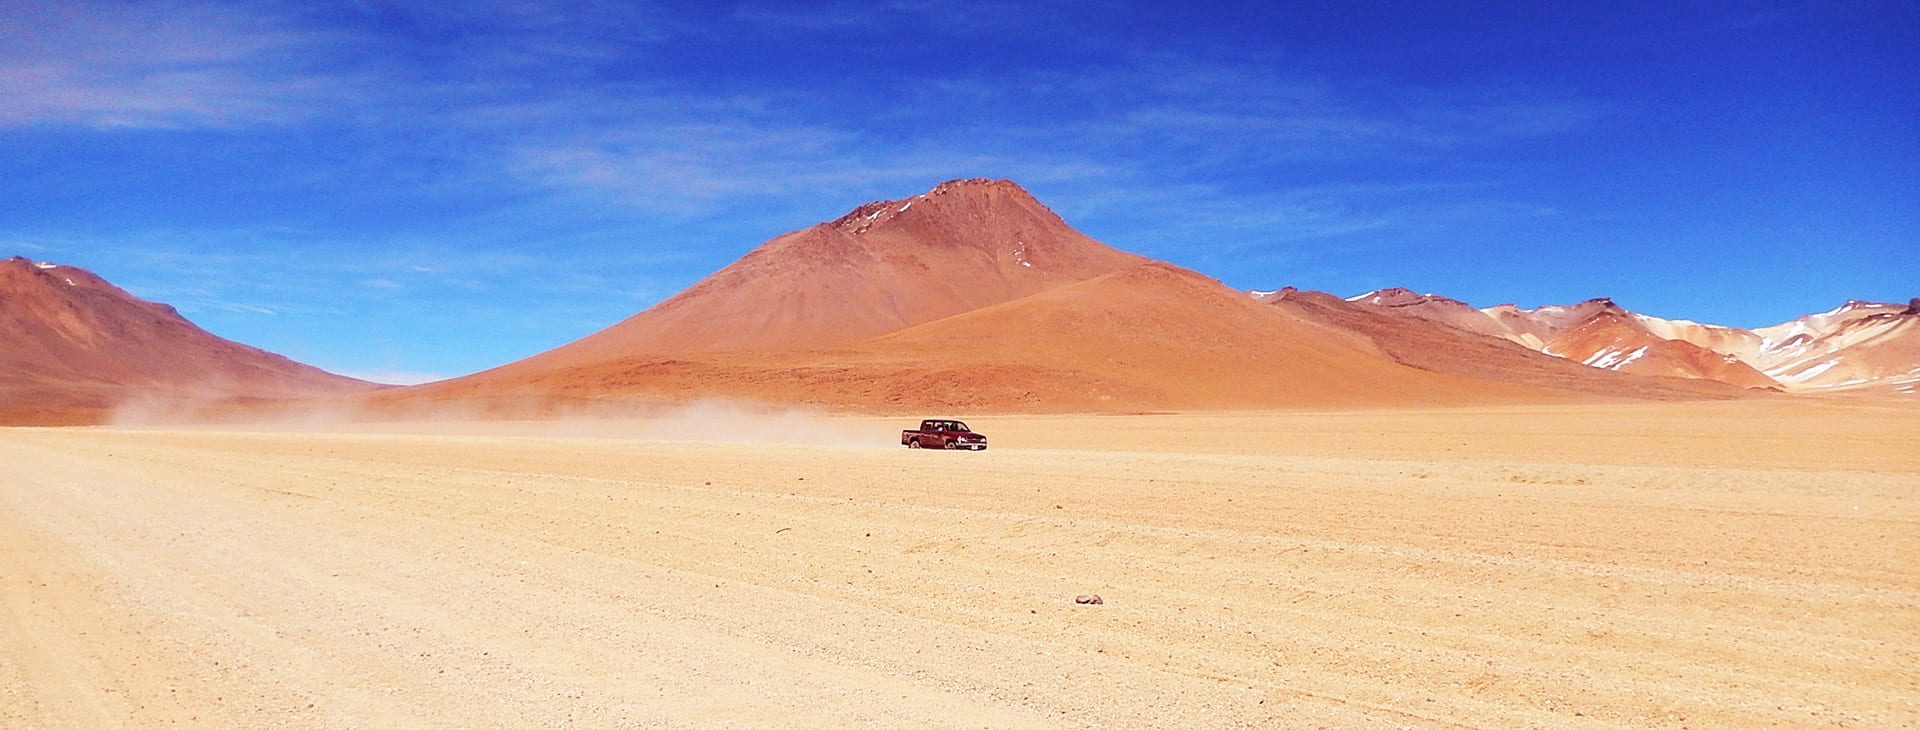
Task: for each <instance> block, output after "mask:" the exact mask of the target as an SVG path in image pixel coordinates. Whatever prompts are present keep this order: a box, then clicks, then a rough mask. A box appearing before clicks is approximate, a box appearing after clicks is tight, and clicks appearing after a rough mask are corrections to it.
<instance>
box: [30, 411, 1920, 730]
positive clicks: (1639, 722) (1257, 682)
mask: <svg viewBox="0 0 1920 730" xmlns="http://www.w3.org/2000/svg"><path fill="white" fill-rule="evenodd" d="M1663 408H1672V407H1663ZM1607 413H1609V411H1604V410H1603V409H1588V410H1584V411H1583V410H1580V409H1573V410H1566V409H1562V410H1561V411H1539V412H1529V413H1526V414H1520V415H1516V414H1514V413H1503V414H1493V415H1484V414H1483V415H1479V416H1476V415H1474V414H1471V413H1463V412H1443V413H1436V414H1427V415H1408V414H1376V415H1365V414H1359V415H1349V416H1344V417H1341V418H1323V419H1321V420H1319V421H1317V423H1319V424H1321V426H1320V427H1319V428H1318V429H1317V430H1311V431H1310V430H1307V429H1301V428H1299V427H1298V426H1299V424H1300V423H1301V421H1300V420H1299V419H1301V418H1303V417H1299V416H1207V417H1198V416H1194V417H1184V416H1178V417H1176V416H1167V417H1136V418H1134V419H1123V421H1118V422H1117V421H1114V420H1111V419H1102V418H1078V419H1075V418H1029V419H1004V420H1003V421H1002V422H1001V425H1002V426H1003V430H1002V431H995V430H993V429H991V428H988V427H987V426H986V425H985V424H976V425H980V426H981V427H982V429H983V430H987V431H989V433H992V434H994V436H995V438H996V440H997V442H996V443H998V444H1003V445H1000V446H996V448H994V449H992V450H989V451H987V452H984V453H980V454H959V453H944V452H918V451H906V450H902V449H890V448H884V447H852V446H797V445H764V446H759V447H750V446H743V445H741V444H716V443H671V442H646V441H635V440H623V439H592V438H535V437H517V436H507V435H487V434H478V433H476V434H466V435H437V436H427V435H407V434H399V433H238V432H231V433H220V432H193V431H173V432H168V431H116V430H31V429H17V430H9V431H0V464H5V465H6V467H5V471H4V472H3V473H0V479H3V480H4V483H0V726H5V727H25V728H32V727H113V726H123V727H154V726H169V725H179V726H232V727H261V726H269V727H278V726H291V727H329V728H331V727H461V726H464V727H527V726H540V727H568V726H580V727H612V726H642V727H715V726H734V727H768V726H776V727H844V726H869V727H1098V726H1106V727H1156V726H1157V727H1237V726H1263V727H1276V726H1277V727H1291V726H1338V727H1404V726H1418V727H1449V726H1459V727H1517V726H1553V727H1583V726H1584V727H1617V726H1621V725H1629V726H1671V727H1683V726H1691V727H1741V726H1757V725H1762V724H1787V725H1798V726H1836V727H1896V726H1901V725H1912V724H1915V723H1916V722H1920V705H1917V704H1916V703H1920V699H1916V698H1920V642H1916V641H1915V639H1914V638H1913V637H1915V636H1920V561H1917V560H1916V559H1915V558H1916V557H1920V503H1916V500H1915V497H1916V494H1915V491H1916V487H1920V457H1915V456H1912V455H1907V456H1902V455H1901V454H1903V453H1906V452H1902V451H1900V449H1901V448H1903V447H1904V445H1905V441H1904V439H1903V438H1901V434H1900V432H1899V431H1898V430H1897V429H1895V428H1892V426H1895V425H1897V424H1899V423H1910V422H1911V412H1901V411H1875V410H1847V409H1838V410H1834V411H1832V412H1825V411H1819V410H1818V409H1801V410H1781V411H1778V412H1774V411H1768V412H1767V415H1768V417H1767V418H1766V419H1752V418H1750V419H1747V420H1746V421H1745V422H1744V425H1739V424H1735V425H1723V426H1719V427H1717V428H1718V429H1719V430H1716V431H1706V430H1699V429H1700V428H1701V427H1700V426H1699V425H1698V424H1695V425H1693V426H1689V425H1687V424H1685V423H1678V422H1673V423H1669V424H1668V426H1667V427H1666V430H1664V431H1663V430H1662V429H1661V428H1643V429H1641V430H1642V431H1644V432H1645V433H1644V434H1643V435H1641V436H1639V437H1638V439H1637V440H1636V439H1635V438H1633V437H1630V436H1629V435H1623V434H1612V433H1609V434H1607V435H1608V437H1609V438H1614V439H1616V440H1617V441H1618V443H1615V444H1613V445H1612V446H1609V447H1605V448H1600V447H1585V448H1575V447H1572V446H1570V445H1562V446H1560V447H1552V446H1551V443H1557V441H1555V440H1556V439H1561V438H1562V437H1563V436H1565V435H1566V434H1570V433H1576V432H1580V431H1582V430H1585V431H1588V432H1602V431H1606V430H1607V429H1608V428H1609V427H1608V426H1607V425H1606V424H1608V423H1610V422H1611V421H1609V420H1608V417H1607V416H1606V414H1607ZM1409 418H1413V419H1416V420H1417V419H1426V420H1425V422H1424V424H1425V426H1426V427H1427V428H1424V429H1423V428H1421V427H1419V425H1418V424H1416V425H1414V426H1409V425H1408V423H1407V419H1409ZM1476 418H1477V419H1480V420H1478V421H1475V420H1474V419H1476ZM1795 418H1798V419H1802V420H1803V421H1804V422H1803V423H1799V424H1797V427H1799V428H1804V429H1812V428H1826V429H1830V430H1834V429H1837V430H1841V431H1844V432H1845V433H1844V434H1843V435H1844V436H1846V437H1847V438H1848V439H1852V440H1854V441H1858V440H1862V439H1865V440H1872V439H1875V438H1879V439H1882V441H1881V442H1879V443H1869V444H1865V445H1862V444H1859V443H1851V442H1850V443H1851V445H1849V446H1846V447H1839V448H1840V450H1841V451H1845V450H1846V449H1855V448H1857V449H1860V450H1861V453H1862V454H1877V455H1878V456H1875V457H1869V456H1864V455H1863V456H1861V457H1860V458H1858V459H1848V458H1829V459H1827V462H1826V463H1821V457H1820V453H1821V450H1822V449H1821V447H1820V446H1818V445H1816V444H1803V445H1800V446H1798V447H1797V449H1798V450H1794V448H1788V447H1783V446H1782V445H1781V444H1782V442H1780V441H1778V440H1774V439H1769V438H1763V436H1764V435H1765V433H1763V432H1769V433H1770V432H1771V431H1772V430H1776V429H1786V428H1788V427H1789V426H1792V425H1794V424H1786V423H1784V422H1783V421H1782V420H1781V419H1795ZM1155 419H1159V421H1158V422H1157V425H1141V424H1156V421H1155ZM1463 419H1464V421H1471V422H1475V423H1480V424H1481V425H1482V426H1484V428H1481V429H1478V430H1477V431H1476V432H1477V433H1480V434H1482V436H1478V437H1471V436H1470V437H1468V438H1467V441H1466V442H1465V443H1461V442H1460V441H1459V438H1460V437H1459V434H1460V433H1462V430H1461V429H1460V428H1459V425H1460V424H1461V423H1462V422H1463ZM1516 419H1518V421H1516ZM1527 419H1534V421H1537V422H1538V423H1552V424H1559V427H1558V429H1557V430H1555V429H1545V430H1543V429H1539V428H1533V427H1531V426H1530V427H1528V428H1530V429H1532V431H1534V432H1538V433H1541V434H1545V435H1542V436H1539V438H1540V439H1541V440H1540V442H1539V443H1538V444H1536V445H1535V446H1534V447H1527V446H1526V445H1524V444H1522V445H1519V446H1516V445H1514V444H1512V443H1502V444H1493V443H1492V442H1491V441H1490V440H1489V441H1481V440H1477V439H1482V438H1484V439H1492V438H1493V436H1492V435H1491V434H1495V433H1498V432H1501V431H1502V429H1512V428H1515V426H1513V425H1512V424H1514V423H1516V422H1521V423H1524V422H1527ZM1702 419H1703V421H1712V422H1716V423H1719V422H1723V421H1724V420H1725V419H1721V418H1717V417H1713V416H1703V417H1702ZM987 423H992V421H988V422H987ZM1115 423H1121V424H1122V426H1121V427H1118V428H1116V429H1115V431H1116V433H1117V434H1118V435H1117V436H1116V441H1117V442H1118V443H1119V444H1120V446H1122V447H1125V448H1129V449H1137V450H1119V451H1095V450H1083V449H1075V448H1057V447H1062V446H1069V445H1072V444H1071V443H1070V442H1063V441H1064V437H1062V436H1061V435H1060V434H1062V433H1063V431H1062V430H1061V428H1062V427H1068V428H1079V429H1090V428H1095V427H1101V426H1103V425H1112V424H1115ZM1126 424H1132V425H1126ZM876 425H878V424H877V423H876ZM1130 429H1134V430H1130ZM1216 429H1217V431H1216ZM1689 429H1694V430H1696V431H1698V433H1699V437H1698V442H1697V443H1692V444H1690V443H1686V442H1685V440H1684V439H1680V440H1678V441H1676V438H1678V437H1677V436H1676V435H1675V434H1685V433H1687V432H1689ZM1741 429H1746V430H1745V431H1741ZM1849 429H1850V430H1849ZM1250 432H1251V433H1260V434H1266V436H1262V437H1260V438H1259V439H1257V440H1258V441H1259V444H1260V447H1259V448H1258V449H1249V448H1243V447H1242V444H1241V442H1240V441H1238V440H1237V439H1241V438H1245V437H1246V434H1247V433H1250ZM1389 432H1398V433H1402V434H1403V435H1402V436H1400V437H1394V438H1398V439H1399V442H1398V444H1397V445H1396V447H1395V448H1394V450H1393V454H1391V455H1389V454H1384V453H1379V452H1378V451H1377V447H1374V446H1369V444H1376V443H1377V442H1378V441H1380V439H1381V438H1383V437H1382V436H1381V435H1380V434H1384V433H1389ZM1065 433H1071V431H1066V432H1065ZM1130 433H1131V434H1133V435H1131V436H1130V435H1128V434H1130ZM1228 433H1231V434H1235V435H1232V436H1228V435H1224V434H1228ZM1289 433H1293V434H1295V435H1294V436H1292V437H1287V436H1285V435H1284V434H1289ZM1420 433H1432V434H1441V435H1437V436H1432V437H1424V436H1406V435H1404V434H1420ZM1155 434H1158V435H1155ZM1209 434H1213V435H1209ZM1876 434H1878V436H1876ZM1136 437H1137V438H1138V439H1139V441H1138V442H1131V441H1129V440H1128V439H1130V438H1136ZM1569 443H1571V442H1569ZM1740 443H1750V444H1751V445H1749V446H1746V447H1740V446H1738V444H1740ZM1149 444H1158V448H1159V449H1160V450H1148V449H1147V446H1148V445H1149ZM1343 444H1344V446H1343ZM1700 444H1711V445H1712V450H1713V451H1714V454H1711V455H1702V454H1700V453H1698V451H1699V449H1698V448H1697V447H1698V446H1699V445H1700ZM1108 446H1109V447H1112V446H1113V445H1112V444H1109V445H1108ZM1049 447H1053V448H1049ZM1540 447H1545V448H1550V449H1552V450H1550V451H1547V452H1541V451H1539V450H1538V449H1539V448H1540ZM1742 448H1744V449H1745V450H1744V451H1743V450H1742ZM1530 449H1531V450H1530ZM1661 449H1665V451H1664V452H1663V451H1660V450H1661ZM1827 451H1828V452H1833V451H1834V448H1828V449H1827ZM1529 454H1531V456H1529ZM1088 592H1095V593H1099V594H1101V595H1102V596H1103V597H1104V598H1105V599H1106V603H1105V605H1101V606H1076V605H1074V604H1073V602H1072V598H1073V596H1074V595H1075V594H1078V593H1088Z"/></svg>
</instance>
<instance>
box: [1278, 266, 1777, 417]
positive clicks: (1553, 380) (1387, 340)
mask: <svg viewBox="0 0 1920 730" xmlns="http://www.w3.org/2000/svg"><path fill="white" fill-rule="evenodd" d="M1386 291H1388V292H1389V293H1388V294H1387V295H1386V296H1384V297H1381V296H1379V294H1380V293H1379V292H1375V293H1371V294H1369V295H1363V296H1360V297H1353V298H1350V299H1345V300H1343V299H1340V298H1338V297H1335V296H1333V295H1331V294H1324V293H1321V292H1314V291H1293V290H1281V291H1277V292H1268V293H1265V296H1261V297H1259V301H1261V302H1262V303H1265V304H1267V305H1269V306H1272V307H1275V308H1278V309H1282V310H1285V311H1289V312H1293V313H1295V314H1296V315H1297V316H1300V317H1302V318H1306V319H1310V320H1313V321H1317V322H1322V323H1325V324H1327V325H1329V326H1333V327H1339V328H1341V329H1344V330H1348V331H1352V332H1356V333H1359V334H1362V335H1364V336H1366V337H1367V338H1369V339H1371V340H1372V341H1373V342H1374V343H1375V344H1376V345H1377V346H1379V347H1380V349H1381V351H1382V352H1384V353H1386V354H1387V356H1388V357H1390V358H1392V359H1393V360H1394V361H1396V362H1399V363H1402V364H1405V365H1407V366H1410V367H1415V368H1420V369H1422V370H1430V371H1434V372H1440V373H1448V374H1452V375H1458V376H1463V377H1469V378H1476V379H1482V380H1489V381H1496V382H1509V383H1516V384H1523V385H1529V386H1534V387H1538V388H1544V389H1553V390H1561V391H1568V392H1575V393H1585V394H1592V395H1605V396H1614V397H1620V396H1630V397H1639V398H1659V399H1670V398H1681V399H1688V398H1702V397H1732V396H1736V395H1740V394H1741V393H1740V391H1739V390H1738V389H1736V388H1732V387H1727V386H1723V385H1721V384H1719V383H1717V382H1701V381H1697V380H1682V379H1678V378H1672V377H1659V378H1646V377H1633V376H1629V375H1623V374H1619V373H1616V372H1612V371H1609V370H1604V369H1599V368H1595V367H1591V366H1588V365H1583V364H1581V363H1578V362H1573V361H1569V360H1567V359H1564V358H1560V357H1555V356H1551V355H1547V354H1544V353H1541V352H1540V351H1538V350H1536V349H1533V348H1530V347H1527V346H1525V345H1522V344H1519V343H1518V342H1515V341H1512V340H1509V339H1508V338H1506V337H1503V336H1499V335H1496V334H1489V333H1488V329H1489V328H1491V327H1494V326H1497V325H1496V324H1495V322H1494V320H1493V318H1492V317H1491V316H1490V315H1487V314H1485V313H1482V312H1480V311H1479V310H1476V309H1473V308H1472V307H1471V306H1469V305H1467V304H1465V303H1460V302H1457V301H1455V300H1451V299H1445V298H1444V297H1434V295H1431V294H1424V295H1413V296H1414V297H1418V298H1419V299H1417V300H1416V299H1411V298H1408V297H1405V296H1396V295H1394V294H1392V292H1393V291H1394V290H1386ZM1397 291H1399V292H1405V291H1406V290H1404V289H1402V290H1397ZM1409 294H1410V292H1409ZM1436 300H1437V301H1436ZM1395 302H1398V304H1394V303H1395ZM1462 308H1464V309H1465V312H1462V311H1460V310H1461V309H1462ZM1466 312H1470V313H1472V314H1467V313H1466ZM1475 315H1478V316H1475ZM1495 331H1497V330H1495ZM1651 374H1654V375H1670V374H1669V373H1651Z"/></svg>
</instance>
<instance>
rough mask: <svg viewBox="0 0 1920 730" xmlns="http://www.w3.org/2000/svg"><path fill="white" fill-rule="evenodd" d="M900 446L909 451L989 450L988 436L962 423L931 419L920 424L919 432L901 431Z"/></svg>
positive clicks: (912, 430)
mask: <svg viewBox="0 0 1920 730" xmlns="http://www.w3.org/2000/svg"><path fill="white" fill-rule="evenodd" d="M900 445H901V446H905V447H907V448H909V449H969V450H972V451H984V450H986V448H987V435H986V434H984V433H979V432H977V431H974V430H973V429H971V428H967V424H965V423H961V422H960V421H949V420H942V419H936V418H929V419H927V420H925V421H921V422H920V428H919V430H914V429H907V430H905V431H901V432H900Z"/></svg>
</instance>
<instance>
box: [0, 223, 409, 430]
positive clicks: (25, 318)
mask: <svg viewBox="0 0 1920 730" xmlns="http://www.w3.org/2000/svg"><path fill="white" fill-rule="evenodd" d="M0 343H4V344H5V347H4V349H0V420H4V421H6V422H9V423H22V422H74V421H83V422H84V421H91V420H97V419H98V418H99V417H101V415H102V414H103V413H104V412H105V411H106V410H107V409H110V408H112V407H113V406H114V405H115V404H117V403H120V402H122V401H124V400H126V399H129V398H141V397H166V398H182V397H191V398H204V399H259V398H295V397H309V396H321V395H333V394H341V393H349V392H355V391H360V390H366V389H369V388H372V387H374V386H373V385H372V384H370V383H365V382H362V381H358V380H353V379H351V378H345V377H342V376H338V375H333V374H331V373H328V372H325V371H322V370H320V369H318V368H313V367H310V366H307V365H302V364H300V363H297V362H294V361H292V360H289V359H287V358H285V357H281V356H279V355H275V354H273V353H270V352H266V351H264V350H260V349H257V348H253V347H248V346H246V345H242V344H239V343H236V342H232V341H230V340H225V339H221V338H220V337H217V336H215V335H213V334H211V333H208V332H207V331H206V330H202V329H200V328H199V327H197V326H194V324H193V323H191V322H189V321H187V320H186V318H184V317H181V316H180V314H179V313H178V312H176V311H174V310H173V308H172V307H168V306H166V305H162V304H155V303H153V302H148V301H144V300H141V299H139V298H137V297H134V296H133V295H131V294H128V293H127V292H126V291H124V290H121V289H120V288H119V287H116V286H114V285H112V284H110V283H108V282H107V281H106V280H104V279H101V278H100V277H98V276H96V275H94V274H93V273H92V272H89V271H87V270H85V269H81V268H77V267H72V266H60V265H56V264H48V263H35V262H33V261H29V260H27V259H24V258H20V257H14V258H10V259H7V260H5V261H0Z"/></svg>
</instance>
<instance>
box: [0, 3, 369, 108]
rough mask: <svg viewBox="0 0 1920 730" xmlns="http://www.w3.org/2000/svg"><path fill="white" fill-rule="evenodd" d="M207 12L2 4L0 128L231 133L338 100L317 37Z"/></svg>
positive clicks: (253, 13) (272, 21)
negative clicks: (320, 63) (320, 66)
mask: <svg viewBox="0 0 1920 730" xmlns="http://www.w3.org/2000/svg"><path fill="white" fill-rule="evenodd" d="M230 10H231V9H227V8H222V7H219V6H216V5H194V4H176V3H167V4H140V3H135V4H129V3H98V2H34V1H31V0H29V1H27V2H19V3H10V4H9V5H8V8H7V16H8V17H7V19H6V20H4V21H0V23H5V24H6V25H7V26H9V27H8V31H10V32H8V33H7V34H6V36H7V40H8V42H7V43H6V44H4V45H0V98H5V99H6V100H7V102H6V103H5V104H0V127H4V126H23V125H32V124H78V125H84V126H90V127H101V128H192V127H235V126H244V125H252V124H260V123H274V122H284V121H289V120H293V119H298V118H303V117H305V116H307V115H309V114H312V113H313V112H314V111H315V110H316V109H318V108H320V107H321V106H322V105H324V104H326V103H327V102H329V101H334V100H337V99H339V98H340V97H341V96H342V95H343V93H344V90H343V85H342V83H341V79H339V78H338V77H337V76H336V75H335V72H324V73H323V72H320V71H316V70H314V69H313V68H312V64H313V62H314V61H316V60H318V59H316V58H315V55H316V49H317V48H318V44H317V41H318V40H319V39H320V38H321V36H320V35H318V34H315V33H313V32H310V31H306V30H302V29H300V28H297V27H293V26H292V25H291V22H290V21H288V20H286V19H282V18H276V17H273V16H271V15H268V14H264V13H262V12H259V9H258V8H257V7H255V8H248V9H246V10H247V11H245V12H241V11H230Z"/></svg>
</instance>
